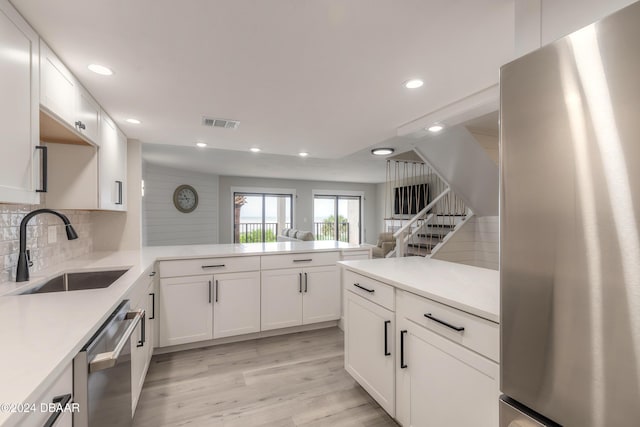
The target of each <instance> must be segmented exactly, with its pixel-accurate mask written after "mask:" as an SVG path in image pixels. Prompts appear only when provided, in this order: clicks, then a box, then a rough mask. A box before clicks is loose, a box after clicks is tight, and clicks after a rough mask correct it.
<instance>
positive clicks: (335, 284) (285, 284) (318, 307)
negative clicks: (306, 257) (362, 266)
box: [261, 266, 340, 331]
mask: <svg viewBox="0 0 640 427" xmlns="http://www.w3.org/2000/svg"><path fill="white" fill-rule="evenodd" d="M261 308H262V313H261V319H262V321H261V324H262V326H261V330H263V331H266V330H270V329H278V328H286V327H290V326H298V325H308V324H311V323H317V322H324V321H329V320H337V319H339V318H340V280H339V278H338V270H337V268H336V267H335V266H318V267H305V268H283V269H276V270H263V271H262V296H261Z"/></svg>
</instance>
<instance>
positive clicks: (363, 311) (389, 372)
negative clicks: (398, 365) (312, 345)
mask: <svg viewBox="0 0 640 427" xmlns="http://www.w3.org/2000/svg"><path fill="white" fill-rule="evenodd" d="M344 297H345V319H346V322H345V329H344V343H345V348H344V354H345V360H344V362H345V363H344V364H345V369H346V370H347V372H349V374H351V376H352V377H353V378H354V379H355V380H356V381H358V383H360V385H361V386H362V387H363V388H364V389H365V390H366V391H367V392H368V393H369V394H370V395H371V396H372V397H373V398H374V399H375V400H376V402H378V404H379V405H380V406H381V407H382V408H383V409H384V410H385V411H387V413H388V414H389V415H391V416H394V415H395V360H396V351H395V348H394V345H395V339H394V337H395V314H394V313H393V312H392V311H390V310H387V309H386V308H384V307H381V306H379V305H377V304H374V303H373V302H371V301H367V300H366V299H364V298H362V297H361V296H359V295H356V294H354V293H352V292H350V291H346V292H345V294H344Z"/></svg>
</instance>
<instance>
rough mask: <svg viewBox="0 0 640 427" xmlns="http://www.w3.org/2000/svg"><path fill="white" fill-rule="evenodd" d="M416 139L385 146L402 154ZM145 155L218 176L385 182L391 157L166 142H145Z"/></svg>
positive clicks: (393, 141) (160, 162)
mask: <svg viewBox="0 0 640 427" xmlns="http://www.w3.org/2000/svg"><path fill="white" fill-rule="evenodd" d="M412 142H414V141H413V140H412V139H411V138H409V137H405V138H400V137H397V138H392V139H390V140H388V141H387V142H386V143H385V147H391V148H394V149H395V150H396V151H395V154H398V153H402V152H403V151H407V150H411V143H412ZM142 157H143V159H144V160H145V161H147V162H149V163H153V164H157V165H162V166H167V167H173V168H177V169H183V170H190V171H195V172H201V173H209V174H214V175H225V176H251V177H261V178H280V179H295V180H300V179H303V180H313V181H337V182H359V183H381V182H384V181H385V178H386V176H385V174H386V166H385V165H386V159H387V157H380V156H374V155H372V154H371V150H370V149H369V148H366V149H364V150H360V151H358V152H356V153H353V154H350V155H347V156H344V157H341V158H338V159H319V158H314V157H306V158H302V157H298V156H295V157H292V156H285V155H280V154H267V153H250V152H246V151H237V150H220V149H212V148H209V147H207V148H196V147H180V146H175V145H164V144H143V146H142ZM388 157H393V156H388Z"/></svg>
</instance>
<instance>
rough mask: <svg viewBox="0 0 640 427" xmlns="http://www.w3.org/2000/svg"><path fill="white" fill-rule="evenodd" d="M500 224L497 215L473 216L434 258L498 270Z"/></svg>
mask: <svg viewBox="0 0 640 427" xmlns="http://www.w3.org/2000/svg"><path fill="white" fill-rule="evenodd" d="M499 226H500V224H499V221H498V217H497V216H485V217H473V218H471V219H470V220H469V221H467V223H466V224H464V225H463V226H462V228H461V229H460V230H458V231H457V232H456V234H454V235H452V236H451V238H449V239H447V241H446V242H445V243H444V245H443V246H442V248H441V249H440V250H439V251H438V252H437V253H436V254H434V256H433V258H434V259H439V260H443V261H451V262H458V263H461V264H468V265H473V266H475V267H483V268H491V269H493V270H497V269H498V248H499V228H500V227H499Z"/></svg>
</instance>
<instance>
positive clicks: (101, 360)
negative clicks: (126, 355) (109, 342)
mask: <svg viewBox="0 0 640 427" xmlns="http://www.w3.org/2000/svg"><path fill="white" fill-rule="evenodd" d="M143 317H144V310H136V311H130V312H128V313H127V315H126V318H127V319H132V320H133V321H132V322H131V323H130V324H129V326H128V327H127V329H126V330H125V331H124V333H123V334H122V337H121V338H120V341H118V344H116V347H115V348H114V349H113V351H107V352H104V353H100V354H96V356H95V357H94V358H93V359H92V360H91V362H90V363H89V372H98V371H102V370H105V369H109V368H113V367H114V366H116V362H117V360H118V357H120V353H121V352H122V350H123V349H124V346H125V345H127V344H128V343H129V339H130V338H131V335H132V334H133V331H134V330H135V329H136V327H137V326H138V323H140V321H141V320H142V318H143Z"/></svg>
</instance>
